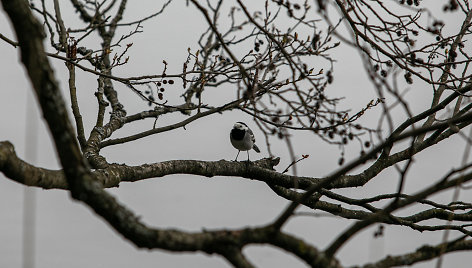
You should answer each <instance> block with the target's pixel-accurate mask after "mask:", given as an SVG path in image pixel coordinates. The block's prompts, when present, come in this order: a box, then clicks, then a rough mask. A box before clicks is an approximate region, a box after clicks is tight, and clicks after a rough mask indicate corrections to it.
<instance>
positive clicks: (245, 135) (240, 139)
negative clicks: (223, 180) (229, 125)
mask: <svg viewBox="0 0 472 268" xmlns="http://www.w3.org/2000/svg"><path fill="white" fill-rule="evenodd" d="M229 138H230V140H231V144H232V145H233V146H234V148H236V149H238V154H237V155H236V159H235V160H234V161H237V160H238V156H239V152H241V151H247V161H249V150H251V149H254V151H256V152H258V153H260V152H261V151H260V150H259V148H258V147H257V145H256V143H255V142H256V138H255V137H254V134H253V133H252V130H251V129H250V128H249V127H248V126H247V125H246V124H245V123H243V122H236V123H235V124H234V126H233V129H232V130H231V133H230V135H229Z"/></svg>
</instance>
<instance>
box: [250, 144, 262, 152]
mask: <svg viewBox="0 0 472 268" xmlns="http://www.w3.org/2000/svg"><path fill="white" fill-rule="evenodd" d="M252 149H254V151H256V152H258V153H260V152H261V150H259V147H257V145H256V144H254V145H253V146H252Z"/></svg>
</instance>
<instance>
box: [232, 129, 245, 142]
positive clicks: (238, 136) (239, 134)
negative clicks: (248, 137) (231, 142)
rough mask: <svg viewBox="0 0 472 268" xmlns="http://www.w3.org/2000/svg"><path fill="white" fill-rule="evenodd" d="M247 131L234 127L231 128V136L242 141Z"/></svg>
mask: <svg viewBox="0 0 472 268" xmlns="http://www.w3.org/2000/svg"><path fill="white" fill-rule="evenodd" d="M245 133H246V132H245V131H244V130H241V129H237V128H233V129H232V130H231V134H230V135H231V137H232V138H233V139H235V140H238V141H240V140H242V139H243V138H244V134H245Z"/></svg>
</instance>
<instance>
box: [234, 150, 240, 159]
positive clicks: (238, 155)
mask: <svg viewBox="0 0 472 268" xmlns="http://www.w3.org/2000/svg"><path fill="white" fill-rule="evenodd" d="M239 152H241V151H240V150H238V154H237V155H236V159H234V161H238V156H239Z"/></svg>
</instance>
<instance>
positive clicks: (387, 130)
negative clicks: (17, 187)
mask: <svg viewBox="0 0 472 268" xmlns="http://www.w3.org/2000/svg"><path fill="white" fill-rule="evenodd" d="M1 2H2V4H3V8H4V10H5V13H6V14H7V15H8V17H9V18H10V20H11V22H12V25H13V27H14V31H15V33H16V39H15V38H13V37H7V36H4V35H0V38H1V39H2V40H3V41H4V42H6V43H8V44H10V45H11V46H13V47H15V48H18V49H19V51H20V52H21V60H22V62H23V64H24V66H25V68H26V70H27V74H28V76H29V79H30V81H31V83H32V88H33V89H34V92H35V93H36V97H37V101H38V103H39V104H40V107H41V113H42V114H43V116H44V119H45V121H46V122H47V125H48V127H49V130H50V132H51V135H52V137H53V139H54V143H55V146H56V150H57V154H58V157H59V160H60V163H61V165H62V169H61V170H49V169H44V168H40V167H36V166H33V165H31V164H29V163H27V162H25V161H23V160H21V159H20V158H18V156H17V155H16V153H15V150H14V146H13V145H12V144H11V143H10V142H8V141H2V142H0V170H1V171H2V172H3V174H4V175H5V176H6V177H7V178H9V179H11V180H14V181H17V182H19V183H22V184H25V185H29V186H34V187H40V188H43V189H63V190H66V191H69V192H70V193H71V196H72V197H73V198H74V199H77V200H80V201H81V202H83V204H84V205H86V206H88V207H90V208H91V209H93V210H94V211H95V213H96V214H97V216H100V217H102V218H103V219H104V220H105V221H107V222H108V223H109V224H110V225H111V226H112V227H113V228H114V229H115V230H116V231H117V232H118V233H120V234H121V235H123V236H124V237H125V238H126V239H127V240H129V241H130V242H131V243H133V244H134V245H136V246H137V247H140V248H147V249H162V250H166V251H171V252H205V253H209V254H218V255H220V256H222V257H224V258H225V259H226V260H227V261H228V262H229V263H231V264H232V265H233V266H235V267H253V264H252V263H251V262H250V261H249V260H248V258H246V256H245V255H244V254H243V252H242V249H243V248H244V247H246V246H248V245H255V244H256V245H260V244H266V245H272V246H274V247H277V248H280V249H283V250H285V251H286V252H289V253H291V254H293V255H295V256H296V257H298V258H299V259H300V260H301V261H303V262H305V263H306V264H307V265H309V266H312V267H343V265H341V263H342V260H341V259H339V258H338V256H337V253H338V251H339V249H340V248H341V247H342V246H343V245H345V244H346V243H347V242H348V241H349V240H350V239H351V238H352V237H354V236H356V235H357V234H359V232H360V231H361V230H364V229H365V228H367V227H369V226H371V225H374V224H377V225H378V226H379V228H378V232H377V233H376V234H375V235H376V236H381V235H382V232H383V228H388V227H389V226H401V227H402V228H407V229H411V230H416V231H419V232H424V231H427V232H442V233H445V235H444V239H443V242H442V243H439V244H418V249H417V250H416V251H412V252H409V253H405V254H402V255H398V256H386V257H385V258H383V259H381V260H379V261H377V262H375V263H368V264H360V265H359V266H358V267H395V266H402V265H412V264H415V263H418V262H421V261H425V260H431V259H438V262H437V263H438V266H441V262H440V260H441V258H442V256H443V255H445V254H447V253H450V252H457V251H465V250H471V249H472V240H471V239H470V235H471V233H470V222H471V220H472V214H471V209H472V204H471V203H469V202H468V201H467V199H465V198H464V199H462V200H461V199H459V195H458V194H457V193H458V191H459V190H462V191H468V190H469V189H470V187H467V185H466V184H467V183H468V182H469V180H471V179H472V171H471V169H470V168H471V163H470V161H468V160H467V156H468V152H469V151H468V150H469V148H470V147H469V145H470V139H471V138H472V137H471V136H470V135H468V134H464V131H465V130H466V129H467V127H469V125H470V124H471V123H472V113H471V112H470V111H469V110H470V109H471V108H472V104H471V103H470V98H469V95H468V94H469V92H470V90H471V89H472V86H471V83H470V79H471V72H470V70H469V64H470V63H471V58H470V55H469V54H470V53H471V51H470V46H471V44H470V41H469V40H468V39H469V38H470V33H471V31H470V25H471V19H472V10H471V9H470V6H469V2H468V1H459V0H451V1H448V2H447V3H443V6H442V7H441V8H442V10H436V9H433V8H428V5H429V3H428V4H427V3H422V1H420V0H414V1H413V0H407V1H405V0H400V1H370V0H369V1H364V0H356V1H351V0H335V1H323V0H318V1H313V3H311V2H308V1H305V2H300V1H292V2H291V1H279V0H271V1H268V0H267V1H265V2H263V3H262V2H261V3H257V4H255V3H253V4H249V3H243V1H240V0H237V1H236V2H234V3H233V2H232V1H231V2H228V1H226V2H224V1H221V0H220V1H206V2H205V1H196V0H190V1H187V8H189V9H193V10H195V11H198V12H199V13H200V14H201V19H202V20H204V21H205V22H206V24H207V25H208V29H207V30H206V31H205V32H203V33H202V34H201V37H200V38H199V40H198V44H195V45H194V44H192V46H191V48H189V49H188V51H187V55H186V60H185V61H184V62H181V63H175V62H172V63H170V62H169V63H168V62H166V61H163V63H162V68H163V69H162V72H159V73H150V74H140V75H139V76H133V77H126V76H119V75H115V73H114V70H116V69H118V68H126V66H127V63H128V59H129V58H128V54H129V51H130V50H131V49H132V45H133V43H132V41H133V38H134V37H135V36H136V34H146V30H145V29H144V28H143V24H145V23H148V22H149V21H152V20H153V19H155V18H156V17H159V16H161V15H162V14H165V13H166V8H168V6H169V5H171V4H172V3H171V0H169V1H167V2H162V3H160V6H159V7H158V9H157V11H156V12H155V13H151V14H149V15H148V16H145V17H142V18H139V19H138V20H135V21H124V19H123V18H124V14H125V12H126V10H127V5H130V3H128V2H127V1H124V0H123V1H114V0H112V1H106V0H105V1H79V0H71V1H70V3H71V4H72V6H73V8H74V9H75V11H76V14H77V15H78V19H79V20H80V21H81V24H80V25H79V26H77V25H76V24H75V23H72V22H71V19H70V18H67V19H66V18H64V17H63V16H62V15H61V6H60V1H58V0H55V1H53V4H52V3H51V5H49V4H50V3H46V1H38V2H39V3H35V2H30V3H28V1H24V0H2V1H1ZM61 4H63V2H62V3H61ZM259 5H260V6H259ZM451 13H452V14H453V15H454V18H455V21H447V22H446V20H444V17H447V16H449V15H450V14H451ZM458 22H459V24H457V23H458ZM456 24H457V27H455V26H454V25H456ZM72 25H73V26H72ZM450 25H452V26H450ZM118 31H121V32H127V34H123V35H120V34H117V32H118ZM97 37H98V38H99V41H98V42H97ZM45 46H46V47H45ZM340 47H343V48H347V49H351V50H352V51H357V52H358V53H359V55H361V58H362V64H360V65H358V66H352V67H350V68H353V69H363V70H364V71H365V73H366V74H367V76H368V79H369V82H371V85H372V86H373V88H374V89H375V91H374V92H376V94H373V95H372V98H370V99H371V101H370V102H367V103H365V105H364V108H362V109H359V110H357V111H351V110H350V108H349V101H350V100H349V99H343V98H339V97H333V95H335V94H332V93H331V92H330V90H332V88H333V85H334V80H335V79H337V77H342V76H341V74H340V75H339V76H338V74H337V73H336V68H335V67H336V64H338V63H339V61H342V59H339V58H337V53H336V52H337V51H338V48H340ZM48 51H50V52H48ZM149 53H155V54H158V53H159V50H155V51H150V52H149ZM52 60H60V61H62V62H64V63H65V68H66V69H67V72H68V77H67V79H68V91H69V93H70V95H69V98H70V102H71V104H72V106H71V112H72V114H73V117H74V118H73V119H74V120H73V121H71V120H70V119H69V117H68V115H69V112H70V111H68V108H67V107H66V105H65V100H64V96H63V95H62V93H61V89H60V88H59V85H58V83H57V80H58V78H57V77H56V76H55V74H54V72H53V69H52V67H51V63H50V62H51V61H52ZM342 64H348V63H342ZM168 65H174V66H176V65H181V66H182V70H181V71H180V72H170V71H168V70H167V69H168V68H167V67H168ZM78 71H79V72H86V73H89V74H92V75H94V76H95V77H96V80H97V83H96V89H95V90H94V92H95V93H94V94H95V97H96V101H97V104H96V105H97V114H96V116H95V117H94V118H86V120H88V121H90V120H93V121H94V122H95V124H94V127H93V128H92V129H86V127H84V122H83V120H84V119H83V118H82V113H81V109H80V107H81V105H80V103H79V101H78V99H77V89H76V81H77V79H76V72H78ZM117 85H119V86H125V87H126V88H127V89H128V90H129V91H131V92H133V93H134V95H135V96H136V98H135V99H134V100H133V102H144V103H146V104H148V107H149V108H147V109H144V110H142V111H139V112H137V113H134V114H128V113H127V107H126V105H125V104H124V102H123V100H121V99H120V96H119V95H118V93H117V90H116V87H117ZM418 86H423V87H426V88H428V89H429V90H430V94H429V95H431V96H430V100H429V101H430V105H429V107H428V108H427V109H424V110H422V111H420V112H415V111H414V110H413V109H412V102H411V100H408V99H407V98H405V94H404V93H405V92H404V89H406V88H414V87H418ZM169 88H173V92H169V91H170V90H168V89H169ZM214 89H221V90H223V89H224V90H225V92H226V93H225V96H226V97H225V98H221V99H218V100H217V101H215V98H212V96H211V94H213V93H212V92H214V91H212V90H214ZM351 90H352V91H356V90H358V89H357V88H355V87H353V88H352V89H351ZM429 95H428V96H429ZM428 96H425V98H427V97H428ZM340 107H345V108H340ZM229 111H239V112H242V113H245V114H248V115H250V116H251V118H252V119H253V124H254V125H256V126H257V127H258V130H259V131H260V133H263V134H264V140H265V145H266V146H265V147H266V150H267V151H268V152H269V154H270V157H269V158H263V159H260V160H257V161H254V162H249V161H242V162H236V161H226V160H220V161H200V160H169V161H164V162H158V163H150V164H142V165H138V166H132V165H127V164H114V163H110V162H109V161H107V159H106V158H105V157H104V154H103V153H102V152H101V150H102V149H103V148H105V147H108V146H120V145H121V144H123V143H131V142H133V141H136V140H138V139H142V138H144V137H147V136H151V135H159V134H161V133H164V132H169V131H173V130H175V129H178V128H185V126H187V125H190V124H198V121H200V120H201V119H202V118H205V117H211V116H215V115H217V114H225V113H227V112H229ZM107 112H109V113H110V116H107ZM366 114H369V115H370V116H376V119H377V120H378V124H377V125H374V126H372V125H370V126H369V124H366V123H365V121H362V118H363V116H364V115H366ZM399 114H401V119H400V121H399V120H398V117H399ZM163 116H166V117H167V118H170V119H171V120H173V121H172V123H169V124H168V123H161V120H159V119H160V118H161V117H163ZM141 121H145V122H149V123H148V124H140V125H137V124H136V123H137V122H141ZM166 122H167V121H166ZM128 125H137V126H136V127H135V129H136V130H135V133H134V134H132V135H129V136H118V137H117V135H116V134H115V132H116V131H117V130H118V129H120V128H122V127H124V126H128ZM143 126H146V127H147V128H145V129H142V128H141V129H139V128H140V127H143ZM469 129H470V127H469ZM298 132H309V133H311V134H313V138H314V139H318V140H319V139H321V140H322V141H324V142H326V143H327V144H331V145H333V146H334V147H336V148H339V149H336V150H339V154H340V157H339V158H338V159H337V161H338V162H339V168H338V169H336V170H333V171H332V172H331V173H330V174H329V175H327V176H324V177H314V176H299V175H298V174H297V172H296V171H295V169H294V168H295V167H296V165H297V163H300V161H304V160H305V159H307V158H309V155H302V156H301V157H298V158H297V154H296V152H294V150H293V148H292V145H291V144H292V139H293V137H296V135H297V133H298ZM452 137H457V138H458V140H460V139H463V140H464V141H465V142H466V144H467V145H466V147H465V154H464V161H463V162H462V163H461V165H459V166H457V167H454V168H453V167H450V172H448V173H446V174H438V176H437V177H436V178H428V180H427V183H425V184H424V185H423V187H422V189H420V190H418V191H417V192H415V193H408V194H407V193H405V191H404V185H405V180H406V179H407V177H408V171H409V169H410V168H411V167H412V166H413V165H414V161H413V159H414V157H415V156H416V155H418V154H420V153H421V152H423V151H425V150H426V149H428V148H432V147H434V146H437V145H438V144H441V143H442V142H444V141H445V140H447V139H449V138H452ZM274 139H282V140H285V141H286V144H287V146H288V149H289V152H290V154H289V156H288V157H290V161H289V162H291V164H290V165H289V166H288V167H287V168H286V169H283V168H282V171H277V170H276V169H275V166H277V165H278V164H279V161H280V158H278V157H276V156H274V155H273V154H272V153H271V141H272V140H274ZM259 140H260V139H259ZM259 144H261V143H260V142H259ZM347 146H356V147H357V148H359V149H358V152H359V153H358V154H357V157H355V158H354V159H350V161H345V158H346V157H345V155H344V152H345V148H346V147H347ZM176 150H185V148H178V147H177V148H176ZM302 163H303V162H302ZM390 169H391V170H395V171H396V172H397V173H398V178H399V179H398V183H397V187H396V189H384V191H385V192H384V193H382V194H376V195H373V196H365V197H363V198H353V197H350V196H349V195H348V194H344V193H345V192H342V191H339V190H342V189H352V191H355V189H356V188H361V189H362V188H363V187H364V186H365V185H367V184H368V183H369V182H371V181H373V180H375V179H378V178H379V174H381V173H382V172H384V171H387V170H390ZM290 170H291V171H292V173H291V174H292V175H290V172H289V171H290ZM172 174H192V175H198V176H203V177H214V176H234V177H240V178H246V179H251V180H256V181H262V182H265V183H266V184H267V186H268V187H270V189H271V190H272V191H273V192H274V193H275V194H277V195H278V196H279V197H280V198H283V199H286V200H289V201H291V202H290V205H289V206H287V208H286V209H284V210H283V211H281V213H280V215H279V216H278V217H277V218H275V219H274V220H273V221H272V222H270V223H269V224H267V225H265V226H251V227H247V228H243V229H224V230H210V231H209V230H206V231H202V232H187V231H182V230H177V229H163V228H154V227H152V226H148V225H146V224H144V223H143V222H142V221H141V220H140V219H139V217H137V216H136V215H135V214H134V213H133V211H131V210H130V209H128V208H127V207H126V206H125V205H124V204H121V203H119V202H118V200H117V199H116V198H115V197H113V196H112V195H110V194H109V193H107V192H106V191H104V188H109V187H116V186H118V185H119V184H120V183H121V182H123V181H129V182H137V181H140V180H144V179H150V178H155V177H162V176H168V175H172ZM448 189H454V191H455V193H456V194H455V195H454V198H453V200H452V202H447V203H444V202H437V201H434V199H433V197H434V196H435V195H437V194H438V193H439V192H442V191H444V190H448ZM300 206H303V207H305V208H309V209H311V210H312V211H313V212H314V213H316V212H324V213H326V214H327V215H334V216H336V217H337V218H338V219H339V221H352V220H353V223H352V224H351V225H350V226H349V227H348V228H346V229H345V230H341V231H340V232H339V234H338V236H337V237H334V238H333V239H332V241H331V242H330V243H328V244H327V245H322V248H318V247H317V246H315V244H316V243H314V242H313V241H305V240H304V239H302V238H300V237H299V236H297V235H296V234H292V233H289V232H286V231H284V230H283V229H282V227H284V226H285V225H286V223H287V221H288V220H290V219H291V218H293V217H295V216H296V215H297V212H296V209H297V208H298V207H300ZM411 206H414V207H415V208H416V211H414V212H408V213H409V214H408V215H405V213H402V214H399V213H397V212H398V211H399V210H402V209H404V208H406V207H411ZM247 224H248V225H250V224H251V222H248V223H247ZM177 227H178V226H177Z"/></svg>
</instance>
